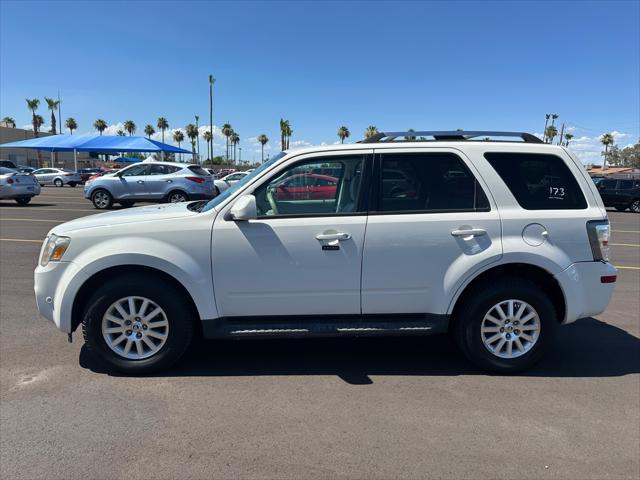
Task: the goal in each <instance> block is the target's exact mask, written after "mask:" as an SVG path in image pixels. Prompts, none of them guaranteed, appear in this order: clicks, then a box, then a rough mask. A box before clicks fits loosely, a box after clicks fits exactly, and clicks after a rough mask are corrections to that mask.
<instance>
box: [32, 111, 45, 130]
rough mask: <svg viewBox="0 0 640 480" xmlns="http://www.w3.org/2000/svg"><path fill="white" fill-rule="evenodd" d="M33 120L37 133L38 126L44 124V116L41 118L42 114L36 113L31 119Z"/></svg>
mask: <svg viewBox="0 0 640 480" xmlns="http://www.w3.org/2000/svg"><path fill="white" fill-rule="evenodd" d="M33 121H34V125H35V127H36V130H37V131H38V133H40V127H42V125H44V118H42V115H36V116H35V117H34V119H33Z"/></svg>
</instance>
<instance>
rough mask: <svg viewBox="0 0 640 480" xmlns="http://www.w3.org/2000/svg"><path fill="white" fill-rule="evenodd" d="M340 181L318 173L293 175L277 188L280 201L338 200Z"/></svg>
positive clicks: (277, 196)
mask: <svg viewBox="0 0 640 480" xmlns="http://www.w3.org/2000/svg"><path fill="white" fill-rule="evenodd" d="M337 188H338V179H337V178H335V177H330V176H329V175H319V174H317V173H300V174H298V175H291V176H290V177H287V178H286V179H285V180H283V181H282V182H280V183H279V184H278V185H277V186H276V198H277V199H278V200H326V199H334V198H336V189H337Z"/></svg>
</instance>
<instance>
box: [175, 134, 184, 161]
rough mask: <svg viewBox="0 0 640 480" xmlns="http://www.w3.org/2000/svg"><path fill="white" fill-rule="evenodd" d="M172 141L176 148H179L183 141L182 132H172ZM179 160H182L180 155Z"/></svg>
mask: <svg viewBox="0 0 640 480" xmlns="http://www.w3.org/2000/svg"><path fill="white" fill-rule="evenodd" d="M173 141H174V142H176V143H177V144H178V148H180V144H181V143H182V142H183V141H184V133H182V130H176V131H175V132H173ZM180 159H182V154H180Z"/></svg>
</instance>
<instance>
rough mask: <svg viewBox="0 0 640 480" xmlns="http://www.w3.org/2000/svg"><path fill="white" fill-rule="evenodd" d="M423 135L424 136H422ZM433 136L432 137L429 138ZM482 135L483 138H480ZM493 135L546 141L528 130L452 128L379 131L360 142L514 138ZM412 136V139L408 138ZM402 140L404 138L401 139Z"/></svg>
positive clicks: (533, 141)
mask: <svg viewBox="0 0 640 480" xmlns="http://www.w3.org/2000/svg"><path fill="white" fill-rule="evenodd" d="M420 137H423V138H420ZM428 137H431V138H428ZM479 137H482V138H479ZM491 137H510V138H519V139H521V140H522V141H523V142H524V143H544V142H543V141H542V140H540V139H539V138H538V137H536V136H535V135H532V134H530V133H526V132H493V131H484V130H473V131H465V130H450V131H420V132H413V131H407V132H379V133H376V134H375V135H372V136H370V137H369V138H365V139H364V140H360V142H358V143H385V142H394V141H396V139H397V138H403V139H404V141H410V142H443V141H451V140H479V141H489V142H500V141H502V142H505V141H506V142H508V141H512V140H491ZM408 138H410V139H411V140H408ZM401 141H402V140H401Z"/></svg>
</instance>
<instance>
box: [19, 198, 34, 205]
mask: <svg viewBox="0 0 640 480" xmlns="http://www.w3.org/2000/svg"><path fill="white" fill-rule="evenodd" d="M30 201H31V197H20V198H16V203H17V204H18V205H26V204H28V203H29V202H30Z"/></svg>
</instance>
